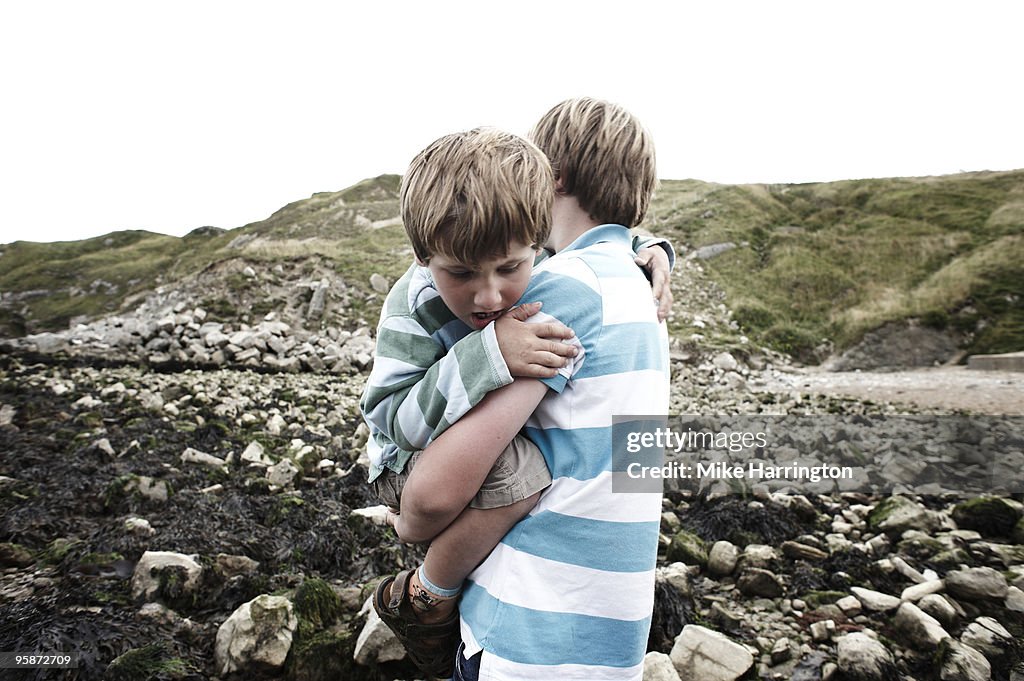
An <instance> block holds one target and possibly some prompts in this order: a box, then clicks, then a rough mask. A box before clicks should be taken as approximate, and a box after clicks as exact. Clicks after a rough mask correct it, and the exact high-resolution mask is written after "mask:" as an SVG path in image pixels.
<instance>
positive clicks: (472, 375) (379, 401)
mask: <svg viewBox="0 0 1024 681" xmlns="http://www.w3.org/2000/svg"><path fill="white" fill-rule="evenodd" d="M389 334H395V332H390V331H387V330H383V329H382V331H381V334H380V335H379V336H378V344H381V343H382V342H383V343H386V342H389ZM491 334H492V337H491V338H487V337H485V336H484V334H482V333H476V334H470V335H469V336H466V337H465V338H463V339H462V340H460V341H459V342H458V343H456V344H455V345H454V346H452V348H451V349H450V350H449V351H448V352H447V354H445V355H443V356H441V357H440V358H438V359H437V360H436V361H435V362H434V363H433V364H431V365H429V366H425V367H422V368H419V367H417V366H416V365H415V363H414V362H409V361H402V366H403V371H402V372H401V373H399V372H397V371H396V372H394V373H390V374H389V373H383V372H377V373H371V375H370V385H369V386H368V387H367V389H366V392H365V394H364V397H363V401H362V407H363V414H364V416H365V417H366V419H367V421H369V422H371V423H372V424H373V425H374V426H376V428H377V429H378V430H380V432H382V433H384V435H385V436H387V437H388V439H390V440H391V441H392V442H394V443H395V444H396V445H397V446H398V447H399V448H400V449H403V450H406V451H418V450H421V449H424V448H425V447H426V446H427V445H428V444H430V442H431V441H432V440H433V439H434V438H435V437H437V436H438V435H439V434H440V433H441V432H443V431H444V429H445V428H447V427H448V425H449V423H451V422H452V421H455V420H456V419H458V418H459V417H461V416H462V415H463V414H464V413H465V412H466V411H467V410H468V409H470V408H471V407H473V406H474V405H476V404H477V403H478V402H479V401H480V400H481V399H483V397H484V395H486V394H487V393H488V392H489V391H491V390H495V389H496V388H499V387H501V386H503V385H508V384H509V383H511V381H512V377H511V376H510V375H509V374H508V368H507V367H506V365H505V363H504V361H503V360H502V359H501V353H500V351H499V350H498V344H497V341H496V340H494V338H493V331H492V332H491ZM421 342H425V341H421ZM431 342H432V341H431ZM434 350H435V352H439V351H440V350H443V348H441V347H440V346H436V347H435V348H434ZM395 354H400V353H395ZM410 359H411V357H410ZM380 364H383V362H380ZM376 368H377V367H376V366H375V369H376ZM440 385H443V386H445V388H444V390H439V389H438V386H440Z"/></svg>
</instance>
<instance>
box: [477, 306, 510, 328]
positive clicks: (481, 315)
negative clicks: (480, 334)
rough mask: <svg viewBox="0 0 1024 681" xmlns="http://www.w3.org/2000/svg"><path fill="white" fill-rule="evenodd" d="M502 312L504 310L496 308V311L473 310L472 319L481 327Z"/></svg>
mask: <svg viewBox="0 0 1024 681" xmlns="http://www.w3.org/2000/svg"><path fill="white" fill-rule="evenodd" d="M502 312H504V310H498V311H497V312H474V313H473V321H474V322H475V323H476V324H477V325H478V326H479V327H481V328H482V327H484V326H487V325H488V324H490V323H491V322H492V321H493V320H495V319H497V318H498V317H500V316H501V313H502Z"/></svg>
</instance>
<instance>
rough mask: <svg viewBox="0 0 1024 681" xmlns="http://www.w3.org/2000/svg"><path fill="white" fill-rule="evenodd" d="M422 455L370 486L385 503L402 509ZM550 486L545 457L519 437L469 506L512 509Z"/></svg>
mask: <svg viewBox="0 0 1024 681" xmlns="http://www.w3.org/2000/svg"><path fill="white" fill-rule="evenodd" d="M422 454H423V452H416V453H414V454H413V455H412V457H411V458H410V459H409V461H408V462H407V463H406V464H405V470H403V471H402V472H401V473H396V472H394V471H393V470H391V469H390V468H385V469H384V472H383V473H381V474H380V475H379V476H377V478H376V479H375V480H374V481H373V482H371V483H370V486H371V487H373V491H374V492H376V493H377V496H378V497H380V500H381V501H382V502H384V503H385V504H386V505H388V506H391V507H392V508H399V502H400V501H401V498H402V488H404V487H405V482H406V480H408V479H409V474H410V473H412V470H413V468H415V466H416V461H417V459H419V458H420V455H422ZM550 484H551V473H550V471H548V466H547V463H545V461H544V455H543V454H541V453H540V450H539V449H538V448H537V445H535V444H533V443H532V442H531V441H530V440H529V438H527V437H525V436H523V435H517V436H516V439H514V440H512V442H510V443H509V445H508V447H506V448H505V449H504V451H502V453H501V454H499V455H498V458H497V460H496V461H495V462H494V467H493V468H491V470H490V472H489V473H488V474H487V478H486V479H485V480H484V484H483V486H482V487H481V488H480V491H479V492H477V493H476V496H475V497H473V499H472V500H471V501H470V502H469V505H470V507H471V508H499V507H501V506H511V505H512V504H514V503H516V502H517V501H522V500H523V499H526V498H527V497H529V496H531V495H533V494H535V493H537V492H540V491H541V490H543V489H546V488H547V487H548V485H550Z"/></svg>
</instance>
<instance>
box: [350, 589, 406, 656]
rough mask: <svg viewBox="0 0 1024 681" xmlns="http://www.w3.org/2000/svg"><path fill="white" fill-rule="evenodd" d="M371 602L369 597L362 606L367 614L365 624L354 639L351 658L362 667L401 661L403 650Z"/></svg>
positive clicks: (371, 599) (403, 654)
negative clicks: (354, 643)
mask: <svg viewBox="0 0 1024 681" xmlns="http://www.w3.org/2000/svg"><path fill="white" fill-rule="evenodd" d="M372 602H373V598H372V596H371V597H370V598H368V599H366V603H364V604H363V611H366V612H367V615H366V624H364V625H363V629H362V631H360V632H359V638H357V639H356V645H355V649H354V650H353V653H352V657H353V659H354V660H355V661H356V662H358V663H359V664H362V665H369V664H371V663H375V662H376V663H381V662H391V661H394V660H401V659H402V658H403V657H405V648H404V647H403V646H402V644H401V643H399V641H398V638H397V637H396V636H395V633H394V632H393V631H391V629H389V628H388V625H386V624H384V622H383V621H382V620H381V619H380V617H379V616H378V615H377V611H375V610H374V609H373V606H372ZM368 606H369V607H368Z"/></svg>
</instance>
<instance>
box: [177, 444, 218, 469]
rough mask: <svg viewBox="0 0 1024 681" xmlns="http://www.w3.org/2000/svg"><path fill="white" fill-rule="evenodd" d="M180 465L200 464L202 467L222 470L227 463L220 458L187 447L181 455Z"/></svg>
mask: <svg viewBox="0 0 1024 681" xmlns="http://www.w3.org/2000/svg"><path fill="white" fill-rule="evenodd" d="M181 461H182V463H200V464H203V465H204V466H212V467H214V468H223V467H224V466H226V465H227V461H225V460H224V459H221V458H220V457H217V456H214V455H213V454H207V453H206V452H201V451H199V450H198V449H193V448H191V447H188V448H186V449H185V451H184V452H182V453H181Z"/></svg>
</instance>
